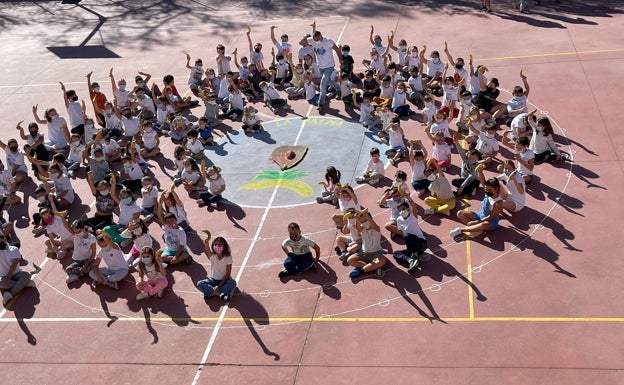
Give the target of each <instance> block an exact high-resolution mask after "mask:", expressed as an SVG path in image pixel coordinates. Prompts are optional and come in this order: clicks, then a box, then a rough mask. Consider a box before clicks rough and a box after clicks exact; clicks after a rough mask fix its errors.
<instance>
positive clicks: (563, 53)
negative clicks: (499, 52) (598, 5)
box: [474, 48, 624, 61]
mask: <svg viewBox="0 0 624 385" xmlns="http://www.w3.org/2000/svg"><path fill="white" fill-rule="evenodd" d="M610 52H624V48H616V49H600V50H593V51H571V52H552V53H537V54H533V55H517V56H501V57H489V58H474V60H475V61H476V60H479V61H494V60H507V59H528V58H536V57H549V56H569V55H586V54H592V53H610Z"/></svg>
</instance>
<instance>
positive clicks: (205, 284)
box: [197, 278, 236, 297]
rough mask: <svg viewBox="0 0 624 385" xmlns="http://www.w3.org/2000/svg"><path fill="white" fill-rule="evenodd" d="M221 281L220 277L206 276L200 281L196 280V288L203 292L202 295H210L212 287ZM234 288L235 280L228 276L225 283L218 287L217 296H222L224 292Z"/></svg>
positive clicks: (212, 291) (212, 292) (212, 290)
mask: <svg viewBox="0 0 624 385" xmlns="http://www.w3.org/2000/svg"><path fill="white" fill-rule="evenodd" d="M220 282H221V280H220V279H216V278H206V279H202V280H201V281H197V288H198V289H199V291H201V292H202V293H204V296H206V297H210V296H211V295H213V294H214V287H215V286H217V285H218V284H219V283H220ZM235 288H236V281H235V280H234V279H233V278H228V280H227V281H225V284H224V285H223V286H221V288H220V289H219V296H221V297H223V296H224V295H225V294H227V293H229V292H230V291H232V290H234V289H235Z"/></svg>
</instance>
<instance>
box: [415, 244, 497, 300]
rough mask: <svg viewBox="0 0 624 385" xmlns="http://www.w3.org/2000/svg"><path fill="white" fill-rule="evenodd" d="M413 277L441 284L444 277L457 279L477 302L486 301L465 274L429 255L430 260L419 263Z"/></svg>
mask: <svg viewBox="0 0 624 385" xmlns="http://www.w3.org/2000/svg"><path fill="white" fill-rule="evenodd" d="M414 276H415V277H417V278H418V277H424V276H427V277H429V278H431V279H433V280H434V281H437V282H442V280H443V279H444V277H457V278H459V279H460V280H462V281H464V283H466V285H468V286H470V287H471V288H472V290H473V291H474V292H475V294H476V295H477V300H478V301H482V302H484V301H487V297H486V296H484V295H483V293H481V290H479V288H478V287H477V285H475V284H474V283H473V282H471V281H470V280H468V278H467V277H466V274H462V273H460V272H459V271H458V270H457V269H456V268H455V266H453V265H451V264H450V263H448V262H446V261H444V260H442V259H440V258H438V257H437V256H435V255H431V254H430V259H429V260H428V261H426V262H421V265H420V266H419V269H418V271H417V272H416V273H415V274H414Z"/></svg>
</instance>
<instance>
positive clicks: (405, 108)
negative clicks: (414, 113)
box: [392, 104, 410, 116]
mask: <svg viewBox="0 0 624 385" xmlns="http://www.w3.org/2000/svg"><path fill="white" fill-rule="evenodd" d="M392 112H394V113H395V114H397V115H399V116H407V115H409V112H410V108H409V105H407V104H404V105H402V106H398V107H395V108H394V109H393V110H392Z"/></svg>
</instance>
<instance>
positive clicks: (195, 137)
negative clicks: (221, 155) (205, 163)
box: [186, 129, 204, 162]
mask: <svg viewBox="0 0 624 385" xmlns="http://www.w3.org/2000/svg"><path fill="white" fill-rule="evenodd" d="M187 139H188V140H187V141H186V149H187V151H188V155H190V156H191V157H192V158H193V159H195V160H197V161H199V162H201V161H202V160H204V145H203V144H202V142H201V141H200V140H199V132H197V130H195V129H193V130H190V131H189V133H188V135H187Z"/></svg>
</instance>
